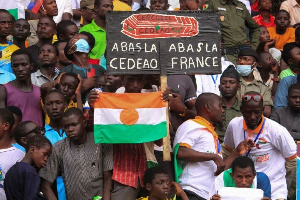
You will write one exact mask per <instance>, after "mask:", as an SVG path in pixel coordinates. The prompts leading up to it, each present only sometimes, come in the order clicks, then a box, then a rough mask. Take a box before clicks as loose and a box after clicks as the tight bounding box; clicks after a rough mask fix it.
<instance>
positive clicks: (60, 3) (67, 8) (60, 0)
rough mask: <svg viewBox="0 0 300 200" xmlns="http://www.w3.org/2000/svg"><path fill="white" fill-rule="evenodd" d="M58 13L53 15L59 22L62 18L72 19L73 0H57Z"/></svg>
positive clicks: (56, 21)
mask: <svg viewBox="0 0 300 200" xmlns="http://www.w3.org/2000/svg"><path fill="white" fill-rule="evenodd" d="M56 4H57V9H58V15H57V16H55V17H53V20H54V21H55V23H56V24H57V23H58V22H60V21H61V20H71V19H72V15H73V10H72V0H56Z"/></svg>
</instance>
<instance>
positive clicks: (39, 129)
mask: <svg viewBox="0 0 300 200" xmlns="http://www.w3.org/2000/svg"><path fill="white" fill-rule="evenodd" d="M30 133H35V134H38V135H39V134H41V135H44V133H45V127H40V126H36V127H35V128H34V129H32V130H31V131H28V132H27V133H25V135H23V137H25V136H26V135H29V134H30Z"/></svg>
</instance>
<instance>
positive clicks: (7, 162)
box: [0, 108, 25, 200]
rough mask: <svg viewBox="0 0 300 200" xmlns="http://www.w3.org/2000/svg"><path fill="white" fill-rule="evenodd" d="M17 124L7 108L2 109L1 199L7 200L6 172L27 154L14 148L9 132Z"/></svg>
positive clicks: (0, 149) (0, 148)
mask: <svg viewBox="0 0 300 200" xmlns="http://www.w3.org/2000/svg"><path fill="white" fill-rule="evenodd" d="M14 123H15V118H14V115H13V114H12V113H11V112H10V111H9V110H8V109H6V108H0V199H1V200H5V199H6V196H5V192H4V187H3V183H4V178H5V174H6V172H7V171H8V170H9V169H10V168H11V167H12V166H13V165H14V164H15V163H16V162H18V161H20V160H22V159H23V157H24V155H25V153H24V152H23V151H21V150H19V149H17V148H16V147H12V146H11V143H10V138H9V132H10V130H11V128H12V127H13V125H14Z"/></svg>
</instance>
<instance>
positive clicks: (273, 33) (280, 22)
mask: <svg viewBox="0 0 300 200" xmlns="http://www.w3.org/2000/svg"><path fill="white" fill-rule="evenodd" d="M275 24H276V27H270V28H268V31H269V34H270V38H271V40H273V39H275V41H276V43H275V47H276V48H277V49H279V50H280V51H282V49H283V46H284V45H285V44H286V43H290V42H295V29H294V28H292V27H289V26H290V15H289V13H288V12H287V11H285V10H279V11H278V13H277V15H276V17H275Z"/></svg>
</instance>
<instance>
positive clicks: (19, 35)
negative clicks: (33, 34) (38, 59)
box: [12, 19, 30, 49]
mask: <svg viewBox="0 0 300 200" xmlns="http://www.w3.org/2000/svg"><path fill="white" fill-rule="evenodd" d="M12 36H13V42H14V44H15V45H17V46H18V47H19V48H20V49H25V48H27V47H29V44H28V42H27V38H28V37H29V36H30V25H29V23H28V22H27V21H26V20H25V19H18V20H16V21H15V22H14V25H13V28H12Z"/></svg>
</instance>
